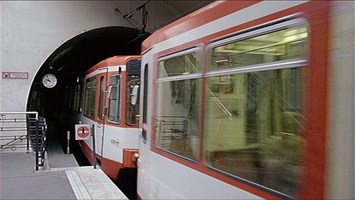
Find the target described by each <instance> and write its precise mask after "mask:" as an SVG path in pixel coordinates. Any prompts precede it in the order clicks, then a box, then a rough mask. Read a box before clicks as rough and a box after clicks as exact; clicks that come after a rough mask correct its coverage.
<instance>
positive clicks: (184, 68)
mask: <svg viewBox="0 0 355 200" xmlns="http://www.w3.org/2000/svg"><path fill="white" fill-rule="evenodd" d="M197 61H198V59H197V57H196V53H191V54H186V55H182V56H177V57H174V58H170V59H167V60H163V61H160V62H159V67H158V77H159V78H164V77H170V76H178V75H187V74H192V73H196V72H200V71H201V70H200V67H199V65H198V63H197Z"/></svg>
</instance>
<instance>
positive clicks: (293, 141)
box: [204, 27, 307, 196]
mask: <svg viewBox="0 0 355 200" xmlns="http://www.w3.org/2000/svg"><path fill="white" fill-rule="evenodd" d="M276 36H278V37H279V39H278V41H277V40H276V38H275V37H276ZM306 37H307V32H306V29H305V28H303V27H301V28H300V27H298V28H290V29H285V30H281V31H277V32H273V33H267V34H265V35H262V36H258V37H255V38H252V39H248V40H243V41H240V42H234V43H231V44H226V45H224V46H218V47H215V48H214V49H213V50H212V51H211V52H212V58H214V59H212V60H211V68H212V69H220V68H223V69H225V70H224V71H223V73H221V72H220V71H216V72H215V73H213V72H210V73H208V75H207V88H206V93H205V94H206V99H207V102H206V113H205V122H204V124H205V127H204V130H205V133H204V134H205V135H204V151H205V153H204V155H205V162H206V164H207V165H209V166H210V167H212V168H215V169H218V170H222V171H224V172H226V173H229V174H231V175H233V176H236V177H240V178H242V179H243V180H248V181H251V182H254V183H257V184H260V185H263V186H265V187H268V188H271V189H272V190H276V191H279V192H282V193H284V194H286V195H290V196H294V195H295V192H296V189H297V186H298V183H299V181H300V175H301V173H300V172H301V168H302V166H301V161H300V159H301V157H302V151H303V150H304V144H305V141H304V138H303V137H302V130H303V124H304V117H303V113H302V111H303V110H302V108H303V105H302V94H303V93H302V92H303V91H302V88H303V87H302V78H301V77H302V73H303V72H302V71H303V66H304V63H303V62H299V63H302V64H299V65H298V66H296V65H292V66H289V65H288V64H287V63H289V62H287V60H288V61H289V60H290V59H291V60H293V61H294V60H297V58H298V59H299V60H300V61H302V60H303V59H304V58H305V49H306V47H305V41H306V39H307V38H306ZM217 58H218V59H217ZM284 60H285V61H284ZM217 61H219V62H217ZM273 61H279V62H278V67H273V65H264V67H262V68H258V69H257V70H256V69H255V68H253V67H250V68H248V66H252V65H254V64H261V66H262V64H265V63H269V62H273ZM296 63H297V62H296ZM238 66H245V68H244V70H242V71H238V70H233V69H230V68H234V67H238ZM265 66H266V67H265ZM267 66H269V67H267ZM226 69H227V70H226Z"/></svg>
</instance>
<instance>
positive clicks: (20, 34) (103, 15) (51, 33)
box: [0, 1, 177, 112]
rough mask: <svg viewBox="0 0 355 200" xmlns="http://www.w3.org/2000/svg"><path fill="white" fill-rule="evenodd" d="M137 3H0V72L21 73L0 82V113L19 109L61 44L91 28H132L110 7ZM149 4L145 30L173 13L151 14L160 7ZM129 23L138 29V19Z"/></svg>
mask: <svg viewBox="0 0 355 200" xmlns="http://www.w3.org/2000/svg"><path fill="white" fill-rule="evenodd" d="M142 3H145V1H144V2H143V1H129V2H128V1H127V2H123V1H0V9H1V12H0V18H1V23H0V26H1V29H0V30H1V59H0V62H1V63H0V70H1V72H21V73H26V74H27V78H25V79H4V78H2V79H0V94H1V98H0V111H3V112H6V111H25V110H26V105H27V99H28V97H29V93H30V88H31V85H33V83H35V81H36V80H35V78H36V74H38V73H40V72H41V70H42V67H45V66H47V64H48V63H47V61H48V60H49V59H51V58H52V57H51V56H53V55H54V54H56V53H57V50H58V49H60V47H61V46H62V45H64V44H66V42H68V41H70V40H71V39H73V38H75V37H77V36H79V35H81V34H82V33H86V32H90V31H91V30H95V29H97V28H102V27H116V26H117V27H133V26H134V24H132V23H131V22H129V21H127V20H125V19H124V18H122V15H120V14H119V13H118V12H116V11H115V9H116V8H118V9H119V10H120V12H121V13H129V12H130V11H131V10H134V9H135V8H137V7H138V6H139V5H141V4H142ZM149 6H150V8H147V10H148V11H149V13H150V15H149V16H150V17H151V18H153V19H154V23H150V24H149V20H148V26H150V28H148V27H147V30H149V29H154V27H155V26H156V24H162V23H163V22H164V21H165V22H167V21H169V20H170V19H171V18H173V17H174V16H175V15H176V14H177V13H176V12H175V13H174V12H164V13H163V15H161V16H157V15H158V13H161V12H159V9H160V10H161V7H159V5H158V4H156V3H152V4H150V5H149ZM134 18H135V19H134ZM133 20H134V21H135V22H136V24H137V25H138V26H139V20H140V16H139V15H136V16H133ZM64 46H65V45H64Z"/></svg>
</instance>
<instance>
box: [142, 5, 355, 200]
mask: <svg viewBox="0 0 355 200" xmlns="http://www.w3.org/2000/svg"><path fill="white" fill-rule="evenodd" d="M141 64H142V71H141V77H142V79H141V83H142V84H141V99H140V101H141V103H140V105H141V110H140V127H141V128H142V137H141V139H140V142H139V159H138V186H137V187H138V188H137V193H138V196H139V198H141V199H262V198H264V199H284V198H296V199H325V198H328V199H339V198H341V199H353V198H355V194H354V182H355V181H354V180H355V179H354V174H355V173H354V163H355V158H354V155H355V152H354V146H355V145H354V124H355V123H354V2H351V1H216V2H213V3H211V4H210V5H208V6H206V7H204V8H202V9H200V10H198V11H196V12H193V13H192V14H189V15H187V16H186V17H183V18H181V19H179V20H177V21H176V22H174V23H171V24H169V25H168V26H166V27H164V28H162V29H161V30H158V31H156V32H154V33H153V34H152V35H151V36H150V37H148V38H147V39H146V40H145V41H144V42H143V44H142V63H141Z"/></svg>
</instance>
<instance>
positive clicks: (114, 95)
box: [107, 74, 121, 123]
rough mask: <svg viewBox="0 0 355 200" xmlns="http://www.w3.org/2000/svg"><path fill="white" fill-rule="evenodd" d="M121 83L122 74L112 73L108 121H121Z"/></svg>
mask: <svg viewBox="0 0 355 200" xmlns="http://www.w3.org/2000/svg"><path fill="white" fill-rule="evenodd" d="M120 87H121V84H120V75H118V74H116V75H112V76H111V77H110V86H109V99H108V100H109V101H108V112H107V118H108V121H110V122H114V123H119V122H120V113H121V112H120V105H121V99H120V98H121V88H120Z"/></svg>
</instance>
